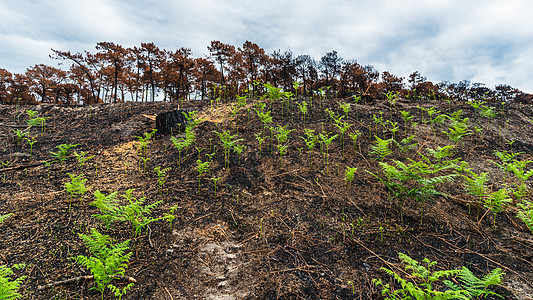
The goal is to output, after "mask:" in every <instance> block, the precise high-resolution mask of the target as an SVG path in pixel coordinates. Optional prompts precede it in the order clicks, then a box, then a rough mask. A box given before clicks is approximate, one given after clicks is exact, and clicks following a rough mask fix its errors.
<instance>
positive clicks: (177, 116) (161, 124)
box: [155, 109, 189, 134]
mask: <svg viewBox="0 0 533 300" xmlns="http://www.w3.org/2000/svg"><path fill="white" fill-rule="evenodd" d="M188 118H189V113H187V112H186V111H184V110H179V109H177V110H173V111H167V112H164V113H161V114H158V115H157V116H156V118H155V126H156V129H157V132H158V133H161V134H168V133H172V134H174V133H178V132H182V131H185V127H187V124H189V120H188Z"/></svg>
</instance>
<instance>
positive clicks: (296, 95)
mask: <svg viewBox="0 0 533 300" xmlns="http://www.w3.org/2000/svg"><path fill="white" fill-rule="evenodd" d="M300 84H301V82H298V81H293V82H292V88H293V89H294V98H295V99H298V87H299V86H300Z"/></svg>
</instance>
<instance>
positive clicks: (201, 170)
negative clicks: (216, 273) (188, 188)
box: [196, 159, 211, 193]
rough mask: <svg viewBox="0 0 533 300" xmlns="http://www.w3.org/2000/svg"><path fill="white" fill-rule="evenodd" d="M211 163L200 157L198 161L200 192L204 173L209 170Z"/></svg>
mask: <svg viewBox="0 0 533 300" xmlns="http://www.w3.org/2000/svg"><path fill="white" fill-rule="evenodd" d="M210 166H211V163H210V162H209V161H205V162H202V161H201V160H200V159H198V160H197V161H196V171H197V172H198V193H200V186H201V181H200V180H201V178H202V174H204V173H205V172H207V171H209V168H210Z"/></svg>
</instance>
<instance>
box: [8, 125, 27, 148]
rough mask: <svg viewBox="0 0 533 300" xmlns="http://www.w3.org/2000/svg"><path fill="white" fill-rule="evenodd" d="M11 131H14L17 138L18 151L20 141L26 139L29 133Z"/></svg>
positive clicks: (17, 130)
mask: <svg viewBox="0 0 533 300" xmlns="http://www.w3.org/2000/svg"><path fill="white" fill-rule="evenodd" d="M11 131H13V133H14V134H15V135H16V136H17V142H16V148H17V150H18V148H19V145H20V141H22V140H23V139H26V138H27V136H28V135H29V132H25V131H22V130H20V129H11Z"/></svg>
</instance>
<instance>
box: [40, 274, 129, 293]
mask: <svg viewBox="0 0 533 300" xmlns="http://www.w3.org/2000/svg"><path fill="white" fill-rule="evenodd" d="M110 277H112V278H116V279H122V280H126V281H129V282H133V283H137V280H136V279H135V278H133V277H130V276H127V275H112V276H110ZM82 279H84V280H91V279H94V276H93V275H87V276H78V277H74V278H70V279H66V280H60V281H55V282H51V283H49V284H46V285H40V286H38V287H37V290H38V291H42V290H44V289H47V288H50V287H53V286H56V285H62V284H69V283H73V282H79V281H80V280H82Z"/></svg>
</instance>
